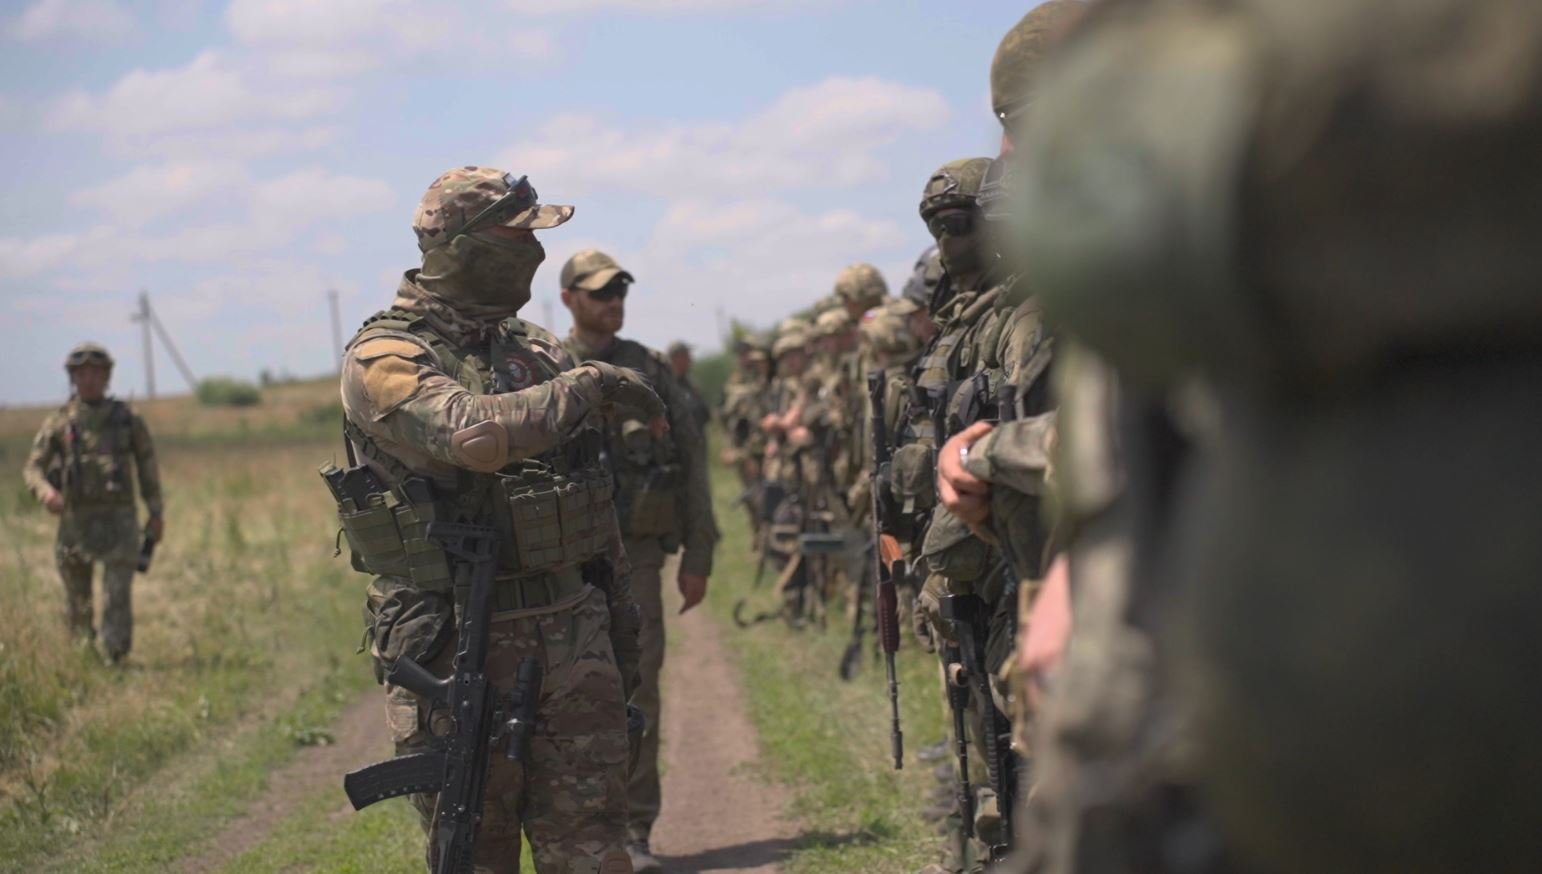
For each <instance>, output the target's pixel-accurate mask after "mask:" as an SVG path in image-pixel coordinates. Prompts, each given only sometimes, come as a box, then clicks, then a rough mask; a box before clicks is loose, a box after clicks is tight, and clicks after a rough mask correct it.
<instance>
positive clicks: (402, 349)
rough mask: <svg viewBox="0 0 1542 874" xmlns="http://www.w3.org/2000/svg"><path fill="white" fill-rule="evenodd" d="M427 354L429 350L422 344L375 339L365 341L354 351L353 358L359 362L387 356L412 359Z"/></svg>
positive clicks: (395, 338)
mask: <svg viewBox="0 0 1542 874" xmlns="http://www.w3.org/2000/svg"><path fill="white" fill-rule="evenodd" d="M427 354H428V349H426V348H425V347H424V346H423V345H422V344H420V343H414V342H412V341H411V340H403V339H401V338H399V337H375V338H373V339H369V340H365V341H364V342H363V343H360V344H359V345H357V346H355V347H354V349H353V357H354V358H355V359H357V360H359V361H372V360H374V359H376V358H383V357H385V356H387V355H394V356H396V357H399V358H408V359H411V358H417V357H419V356H423V355H427Z"/></svg>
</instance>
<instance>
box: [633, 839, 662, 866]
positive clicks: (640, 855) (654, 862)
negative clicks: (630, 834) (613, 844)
mask: <svg viewBox="0 0 1542 874" xmlns="http://www.w3.org/2000/svg"><path fill="white" fill-rule="evenodd" d="M626 854H627V857H628V858H630V859H631V860H632V874H662V872H663V870H664V866H663V864H662V863H660V862H659V860H658V859H656V858H654V855H653V851H652V850H650V849H649V848H648V839H647V838H631V839H630V840H628V841H627V842H626Z"/></svg>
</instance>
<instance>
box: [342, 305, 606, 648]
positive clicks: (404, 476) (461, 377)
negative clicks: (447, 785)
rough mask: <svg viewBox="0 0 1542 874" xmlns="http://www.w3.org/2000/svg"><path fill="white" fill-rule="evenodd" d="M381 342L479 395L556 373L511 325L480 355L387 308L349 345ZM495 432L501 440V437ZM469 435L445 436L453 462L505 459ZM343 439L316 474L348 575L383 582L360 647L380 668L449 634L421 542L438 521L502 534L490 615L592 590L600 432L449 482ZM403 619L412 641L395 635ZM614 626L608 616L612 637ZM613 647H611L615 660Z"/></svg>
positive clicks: (430, 549)
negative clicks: (413, 352) (420, 357)
mask: <svg viewBox="0 0 1542 874" xmlns="http://www.w3.org/2000/svg"><path fill="white" fill-rule="evenodd" d="M382 336H385V337H398V338H401V339H405V340H409V341H410V342H412V343H414V344H416V345H417V346H418V347H420V348H422V349H423V350H424V351H425V352H426V353H428V354H430V355H431V356H432V358H433V359H434V360H435V363H436V365H437V366H438V367H439V369H440V370H442V371H443V372H444V373H446V374H448V375H450V376H451V377H452V378H454V379H455V380H456V381H457V382H459V383H460V384H461V385H463V386H465V387H466V389H467V390H468V391H471V392H474V393H478V394H485V393H493V392H500V391H512V390H517V389H520V388H525V387H528V386H530V385H536V384H539V383H542V382H545V381H547V380H550V379H551V378H553V377H555V376H556V375H557V373H558V371H557V369H556V367H555V365H554V364H551V363H549V362H548V361H547V359H546V358H544V357H542V356H540V355H534V354H523V353H526V352H528V350H527V349H524V348H523V347H522V346H521V344H522V343H524V342H525V337H526V330H525V326H524V323H523V322H520V321H518V320H514V319H511V320H506V321H505V322H503V323H501V324H500V329H499V331H498V332H496V334H495V335H494V336H493V338H492V339H491V340H490V341H489V343H488V345H487V346H486V347H484V348H473V349H464V348H456V347H454V346H453V345H452V344H451V343H450V342H449V341H447V340H445V339H444V338H443V337H441V336H439V335H438V334H437V333H436V332H434V331H433V330H431V329H430V328H429V326H428V324H427V322H426V321H425V320H423V319H422V318H420V317H419V316H417V315H415V314H413V313H409V312H406V311H402V310H389V311H386V312H383V313H380V314H378V315H376V316H374V317H372V318H371V319H369V320H368V321H366V322H365V324H364V326H363V327H362V328H361V329H360V330H359V332H358V334H356V335H355V337H354V339H353V340H352V341H351V342H350V344H349V347H350V348H352V347H353V346H354V345H356V344H358V343H360V342H363V341H366V340H370V339H374V338H377V337H382ZM537 368H539V372H535V370H536V369H537ZM494 429H496V430H497V431H498V432H499V435H500V437H501V438H502V439H506V436H504V433H503V429H502V428H501V427H499V426H497V425H494ZM477 430H478V428H477V427H475V426H474V427H471V428H467V429H464V430H463V431H461V432H458V433H457V434H455V435H454V437H453V438H452V440H453V441H459V442H460V443H461V446H460V448H459V452H460V454H469V455H473V456H477V457H482V458H484V461H485V460H487V459H491V458H492V457H493V456H494V455H495V454H496V456H497V457H498V458H500V459H501V458H504V457H506V455H507V453H506V451H505V450H506V447H505V448H500V447H487V446H479V445H477V444H478V442H479V441H482V442H486V441H487V440H489V439H493V440H497V439H498V438H489V437H488V435H479V434H476V433H468V432H476V431H477ZM463 435H464V439H462V437H463ZM344 437H345V443H346V446H347V450H348V456H349V462H350V466H349V467H348V468H347V469H346V470H342V469H338V468H337V467H336V466H334V465H330V464H328V465H325V466H324V467H323V468H322V470H321V474H322V478H323V479H324V480H325V481H326V483H327V485H328V487H329V488H330V489H331V490H332V493H333V497H334V498H335V499H336V501H337V508H338V522H339V525H340V527H341V533H340V534H341V537H342V538H345V539H346V540H347V542H348V546H349V549H350V552H351V559H352V563H353V567H354V568H355V569H356V570H358V571H361V572H364V573H370V574H375V575H377V576H379V577H381V578H382V579H381V580H378V581H377V584H376V586H373V587H372V591H371V598H370V602H369V604H368V605H367V606H366V624H367V628H366V631H365V637H366V642H367V643H369V644H371V647H372V654H373V655H375V656H376V658H377V661H383V662H385V663H389V660H390V659H393V658H394V657H396V656H398V655H402V654H407V655H411V656H412V657H413V658H414V660H416V661H419V662H420V663H422V662H425V661H427V660H429V659H432V658H433V656H434V655H435V654H436V653H437V652H438V651H439V649H440V648H442V646H443V642H444V640H445V639H447V633H448V632H447V630H448V629H449V628H451V627H452V626H453V621H452V619H451V617H450V614H449V609H450V604H451V597H450V593H451V590H452V589H453V587H454V580H453V579H452V574H451V563H450V561H449V560H448V558H447V556H446V555H445V553H444V551H443V549H442V548H440V547H439V546H438V545H437V544H435V543H434V542H432V541H431V540H430V539H429V537H428V530H429V526H430V525H431V524H432V523H434V522H435V521H443V522H454V521H457V520H462V519H480V520H486V522H485V524H488V525H490V526H492V527H494V528H496V529H497V530H498V531H500V532H504V536H503V537H502V538H501V539H500V542H499V543H498V549H497V558H496V571H497V577H496V587H495V590H494V595H493V604H494V608H495V609H496V610H498V611H508V610H527V609H536V608H540V607H546V606H550V605H553V604H560V603H561V602H563V601H565V600H569V599H571V598H575V597H577V596H578V595H579V594H580V593H581V592H582V591H583V589H584V587H585V585H586V584H588V583H589V582H593V581H592V580H590V579H588V573H587V571H586V568H587V567H588V563H591V562H592V561H593V560H595V559H596V558H598V557H601V556H603V555H605V554H606V552H607V550H608V548H609V545H610V537H611V530H612V529H611V526H610V519H611V516H612V513H613V512H614V506H613V498H612V493H613V484H612V481H611V477H610V474H609V472H608V471H607V470H606V468H605V466H604V464H603V462H602V458H601V440H602V437H601V435H600V434H599V432H598V430H596V429H590V430H587V431H583V432H580V433H579V434H578V435H577V436H576V437H575V438H573V439H571V440H568V441H565V442H564V443H563V445H561V446H559V447H557V448H555V449H552V450H550V451H549V452H547V453H545V454H543V455H541V456H538V457H535V458H530V459H525V460H523V461H519V462H514V463H512V464H508V465H506V466H502V467H500V468H498V469H496V470H490V471H489V470H481V469H480V468H479V467H478V466H476V465H475V464H467V465H466V467H467V468H470V469H462V470H460V471H459V474H458V476H457V477H456V478H455V481H454V482H452V483H445V482H441V481H434V480H430V479H428V478H425V477H423V476H420V475H418V474H416V473H414V472H413V471H412V470H410V469H408V468H407V467H406V466H405V465H403V464H402V463H401V462H400V461H398V460H397V459H395V458H394V457H392V456H391V455H389V454H387V453H386V452H384V451H383V450H382V449H381V448H380V447H379V446H378V445H377V444H376V443H375V441H374V440H373V439H371V438H370V437H369V435H368V434H366V433H365V432H364V431H363V430H362V429H361V428H359V427H358V426H357V425H355V424H354V423H352V422H345V423H344ZM473 460H474V459H473ZM488 463H489V464H490V462H488ZM376 589H382V591H376ZM607 594H609V589H608V588H607ZM409 619H411V620H414V621H413V622H412V623H411V624H413V626H414V628H415V629H416V630H415V631H413V630H409V629H407V628H404V627H402V625H401V623H403V622H404V621H406V620H409ZM616 624H617V623H616V622H615V621H614V617H613V622H612V626H613V628H612V633H613V634H614V633H615V627H614V626H615V625H616ZM634 641H635V636H634ZM632 646H633V648H634V649H635V646H636V644H635V642H634V643H633V644H632ZM622 648H623V647H621V646H618V647H617V656H618V658H619V657H620V656H621V649H622Z"/></svg>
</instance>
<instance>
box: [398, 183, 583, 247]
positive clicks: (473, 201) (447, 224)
mask: <svg viewBox="0 0 1542 874" xmlns="http://www.w3.org/2000/svg"><path fill="white" fill-rule="evenodd" d="M504 176H505V173H504V171H502V170H495V169H493V168H491V167H477V166H472V165H467V166H464V167H456V168H454V169H452V170H446V171H445V172H444V173H441V174H440V175H439V178H438V179H435V180H434V181H433V182H432V183H431V184H430V185H429V186H428V190H427V191H426V192H424V193H423V198H422V199H421V200H420V201H419V202H418V209H417V212H416V213H414V214H413V217H412V230H413V233H415V234H417V237H418V248H419V249H421V250H422V251H424V252H427V251H428V250H430V249H432V248H434V247H436V246H441V245H443V244H444V243H446V242H448V241H449V240H450V238H452V237H454V236H455V235H456V234H457V233H459V232H460V230H461V229H462V228H464V227H465V226H466V224H467V223H468V222H470V221H471V220H472V219H474V218H476V217H477V216H478V215H480V214H481V213H482V211H483V210H485V209H487V208H488V207H489V206H492V205H493V204H494V203H497V202H498V201H499V200H500V199H501V198H503V197H504V196H505V195H507V194H508V193H509V190H510V189H509V184H508V182H507V181H505V180H504ZM526 185H527V186H528V185H529V183H528V182H527V183H526ZM528 202H529V206H527V207H525V208H523V209H520V210H519V211H518V212H517V213H514V214H513V215H511V216H509V217H507V218H503V219H502V220H501V221H496V222H494V223H495V224H500V225H503V226H504V227H509V228H525V229H528V230H539V229H541V228H554V227H556V226H557V225H560V224H562V223H563V222H565V221H567V220H568V219H570V218H572V217H573V207H571V206H556V205H551V204H546V205H542V204H540V203H538V202H537V201H536V193H535V189H534V188H533V187H530V188H529V198H528Z"/></svg>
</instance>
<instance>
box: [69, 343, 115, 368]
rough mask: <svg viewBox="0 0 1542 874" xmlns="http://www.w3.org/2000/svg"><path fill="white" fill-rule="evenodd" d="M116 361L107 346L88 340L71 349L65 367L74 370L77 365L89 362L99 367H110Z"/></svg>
mask: <svg viewBox="0 0 1542 874" xmlns="http://www.w3.org/2000/svg"><path fill="white" fill-rule="evenodd" d="M116 363H117V362H115V361H113V360H112V355H111V354H109V353H108V351H107V348H106V347H105V346H102V345H100V344H98V343H91V342H86V343H81V344H80V345H79V346H76V347H75V348H74V349H71V350H70V354H69V355H66V356H65V358H64V369H65V370H74V369H75V368H77V367H81V366H84V365H87V364H95V365H97V366H99V367H109V368H110V367H112V366H113V365H114V364H116Z"/></svg>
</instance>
